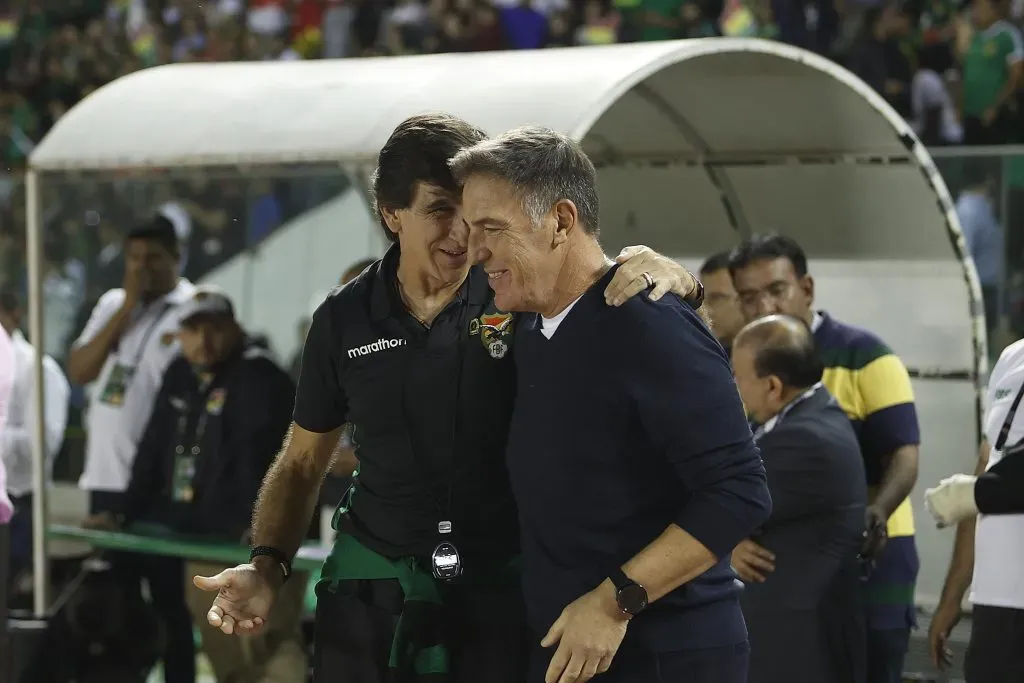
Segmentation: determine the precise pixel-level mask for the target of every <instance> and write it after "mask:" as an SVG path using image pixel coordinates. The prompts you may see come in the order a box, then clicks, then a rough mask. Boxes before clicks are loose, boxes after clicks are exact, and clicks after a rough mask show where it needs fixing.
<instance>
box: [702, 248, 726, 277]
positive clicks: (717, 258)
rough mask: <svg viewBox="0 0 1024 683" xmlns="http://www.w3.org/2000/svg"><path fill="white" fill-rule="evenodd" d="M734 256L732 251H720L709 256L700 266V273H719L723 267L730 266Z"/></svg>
mask: <svg viewBox="0 0 1024 683" xmlns="http://www.w3.org/2000/svg"><path fill="white" fill-rule="evenodd" d="M731 257H732V252H731V251H720V252H718V253H717V254H712V255H711V256H708V258H707V260H706V261H704V263H702V264H701V266H700V274H701V275H707V274H709V273H717V272H718V271H720V270H722V269H723V268H728V267H729V259H730V258H731Z"/></svg>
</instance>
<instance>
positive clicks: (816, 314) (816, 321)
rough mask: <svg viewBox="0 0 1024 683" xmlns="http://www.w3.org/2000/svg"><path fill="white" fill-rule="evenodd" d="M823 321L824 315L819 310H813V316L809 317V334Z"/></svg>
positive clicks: (815, 330) (816, 329) (814, 331)
mask: <svg viewBox="0 0 1024 683" xmlns="http://www.w3.org/2000/svg"><path fill="white" fill-rule="evenodd" d="M823 322H825V316H823V315H822V314H821V311H815V312H814V317H813V318H811V334H814V333H816V332H817V331H818V328H819V327H821V324H822V323H823Z"/></svg>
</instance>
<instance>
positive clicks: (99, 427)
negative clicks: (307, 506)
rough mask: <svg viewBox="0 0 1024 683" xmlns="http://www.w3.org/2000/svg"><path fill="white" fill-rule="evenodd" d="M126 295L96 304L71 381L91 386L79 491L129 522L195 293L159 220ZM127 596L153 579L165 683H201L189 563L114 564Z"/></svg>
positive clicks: (133, 240) (129, 265) (134, 252)
mask: <svg viewBox="0 0 1024 683" xmlns="http://www.w3.org/2000/svg"><path fill="white" fill-rule="evenodd" d="M124 255H125V273H124V286H123V287H121V288H117V289H112V290H110V291H108V292H106V293H105V294H104V295H103V296H101V297H100V299H99V301H98V302H96V307H95V308H94V309H93V311H92V314H91V315H90V316H89V321H88V322H87V323H86V325H85V329H84V330H83V331H82V334H81V335H80V336H79V337H78V339H77V340H76V341H75V343H74V344H73V345H72V347H71V353H70V355H69V356H68V368H67V369H68V376H69V377H70V379H71V381H72V382H74V383H75V384H80V385H90V386H89V392H88V395H89V404H88V412H87V414H86V417H85V426H86V442H85V469H84V471H83V472H82V477H81V479H79V482H78V485H79V487H81V488H83V489H85V490H86V491H88V492H89V514H90V515H93V516H95V515H99V514H100V513H109V514H111V515H113V516H114V517H115V518H117V517H119V516H121V515H122V514H123V510H124V506H125V491H126V490H127V488H128V483H129V481H130V480H131V473H132V463H133V462H134V460H135V453H136V447H137V446H138V443H139V441H140V440H141V438H142V434H143V432H144V431H145V428H146V424H147V423H148V421H149V416H150V413H151V412H152V411H153V404H154V402H155V401H156V397H157V394H158V393H159V390H160V385H161V382H162V380H163V375H164V371H165V370H166V369H167V366H168V365H169V364H170V362H171V361H172V360H173V359H174V358H175V357H176V356H177V355H178V352H179V349H178V343H177V331H178V327H179V324H178V317H179V316H178V310H177V309H178V308H179V307H180V304H182V303H184V302H185V301H187V300H188V299H190V298H191V296H192V293H193V291H194V290H195V287H193V285H192V283H190V282H188V281H187V280H185V279H184V278H181V277H179V275H178V273H179V272H180V270H179V267H180V261H179V259H180V252H179V245H178V237H177V234H176V233H175V230H174V226H173V225H172V224H171V222H170V221H169V220H167V218H165V217H163V216H157V217H156V218H155V219H153V221H152V222H150V223H147V224H145V225H142V226H140V227H138V228H135V229H134V230H132V231H130V232H129V233H128V235H127V236H126V237H125V242H124ZM111 559H112V562H113V565H114V569H115V571H117V572H119V573H120V574H122V575H123V576H122V577H121V580H122V581H123V582H124V583H125V585H126V586H129V585H132V584H134V585H138V582H139V581H140V580H141V579H142V578H145V579H146V582H147V583H148V584H149V586H150V589H151V593H152V595H153V596H154V599H156V596H158V595H159V596H160V604H155V607H156V608H157V611H158V612H159V614H160V618H161V619H162V620H163V625H164V636H165V637H164V643H165V645H164V655H163V660H164V680H165V681H166V683H194V681H195V644H194V640H193V637H192V621H191V617H190V615H189V612H188V607H187V605H186V603H185V584H184V580H183V575H184V569H183V567H182V565H181V563H180V562H175V561H171V560H169V559H167V558H162V557H159V556H152V555H125V554H117V555H112V556H111Z"/></svg>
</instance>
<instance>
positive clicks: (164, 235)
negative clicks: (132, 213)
mask: <svg viewBox="0 0 1024 683" xmlns="http://www.w3.org/2000/svg"><path fill="white" fill-rule="evenodd" d="M133 240H146V241H148V242H155V243H157V244H159V245H160V246H162V247H163V248H164V249H166V250H167V251H169V252H171V253H172V254H174V255H175V256H177V255H178V254H179V250H178V233H177V232H176V231H175V230H174V224H173V223H171V221H170V220H168V219H167V217H165V216H154V217H153V219H152V220H150V221H149V222H148V223H143V224H142V225H138V226H136V227H134V228H132V229H131V230H129V231H128V234H127V235H125V236H124V241H125V244H127V243H128V242H131V241H133Z"/></svg>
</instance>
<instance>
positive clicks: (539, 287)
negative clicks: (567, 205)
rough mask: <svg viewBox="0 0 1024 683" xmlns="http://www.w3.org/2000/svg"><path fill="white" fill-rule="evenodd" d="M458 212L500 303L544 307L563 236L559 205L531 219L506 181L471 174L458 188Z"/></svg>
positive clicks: (523, 308) (521, 307)
mask: <svg viewBox="0 0 1024 683" xmlns="http://www.w3.org/2000/svg"><path fill="white" fill-rule="evenodd" d="M462 215H463V218H464V219H465V221H466V223H467V224H468V225H469V227H470V231H471V234H472V251H473V257H474V260H475V261H476V262H478V263H480V264H481V265H482V266H483V267H484V270H486V271H487V280H488V282H489V283H490V285H491V289H493V290H494V303H495V304H496V305H497V306H498V308H500V309H501V310H503V311H533V310H543V306H544V302H545V301H547V300H548V299H549V298H550V296H551V294H550V293H551V291H552V290H553V289H554V288H555V283H556V280H557V277H558V272H559V268H560V260H561V259H562V253H561V251H562V250H560V249H558V246H559V245H561V244H562V243H564V241H565V237H566V232H565V230H562V229H559V220H558V207H557V206H556V207H553V210H552V211H551V212H549V213H548V214H547V215H545V216H544V217H543V218H542V220H541V221H540V224H539V225H534V222H533V220H532V219H531V218H530V216H529V215H527V213H526V211H525V210H524V209H523V202H522V201H521V199H520V197H519V196H518V195H517V194H516V192H515V190H514V188H513V187H512V185H511V184H510V183H508V182H507V181H505V180H502V179H501V178H498V177H496V176H493V175H488V174H474V175H472V176H470V177H469V178H467V179H466V183H465V185H464V186H463V189H462Z"/></svg>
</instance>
